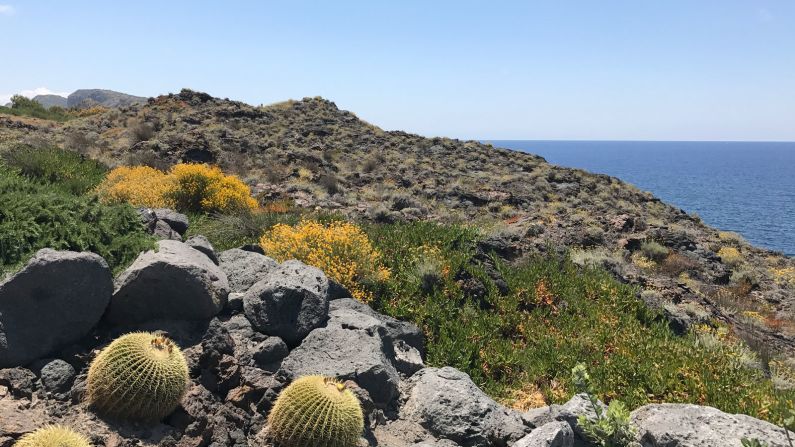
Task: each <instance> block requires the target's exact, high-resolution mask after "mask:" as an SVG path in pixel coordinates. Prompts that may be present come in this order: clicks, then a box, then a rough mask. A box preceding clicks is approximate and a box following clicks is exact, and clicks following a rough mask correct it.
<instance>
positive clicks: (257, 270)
mask: <svg viewBox="0 0 795 447" xmlns="http://www.w3.org/2000/svg"><path fill="white" fill-rule="evenodd" d="M218 262H219V265H220V266H221V270H223V271H224V273H226V276H227V278H229V290H230V292H245V291H247V290H248V289H249V288H250V287H251V286H253V285H254V284H255V283H257V282H258V281H259V280H261V279H263V278H265V276H267V275H268V273H270V272H271V271H272V270H274V269H275V268H276V267H277V266H278V265H279V264H278V263H277V262H276V261H274V260H273V259H271V258H269V257H267V256H265V255H262V254H260V253H255V252H253V251H247V250H241V249H239V248H233V249H231V250H225V251H222V252H221V254H220V255H219V256H218Z"/></svg>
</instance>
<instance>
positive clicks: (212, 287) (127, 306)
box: [106, 240, 229, 324]
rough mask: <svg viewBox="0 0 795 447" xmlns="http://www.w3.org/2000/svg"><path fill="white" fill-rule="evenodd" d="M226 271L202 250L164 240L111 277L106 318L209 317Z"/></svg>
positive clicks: (220, 299) (219, 303)
mask: <svg viewBox="0 0 795 447" xmlns="http://www.w3.org/2000/svg"><path fill="white" fill-rule="evenodd" d="M228 293H229V286H228V283H227V279H226V275H225V274H224V272H223V271H221V269H220V268H219V267H218V266H217V265H215V264H213V262H212V261H210V259H209V258H208V257H207V256H206V255H205V254H204V253H202V252H200V251H198V250H195V249H193V248H191V247H189V246H187V245H185V244H183V243H182V242H177V241H170V240H163V241H158V242H157V250H156V251H153V250H150V251H147V252H145V253H142V254H141V255H139V256H138V258H137V259H136V260H135V262H133V264H132V265H131V266H130V267H128V268H127V270H125V271H124V272H123V273H122V274H121V275H119V277H118V278H116V291H115V292H114V293H113V297H112V298H111V302H110V307H109V308H108V312H107V315H106V319H107V320H108V321H109V322H111V323H114V324H135V323H142V322H145V321H150V320H156V319H164V320H201V319H209V318H211V317H213V316H214V315H216V314H217V313H218V312H220V311H221V309H223V307H224V305H225V304H226V297H227V294H228Z"/></svg>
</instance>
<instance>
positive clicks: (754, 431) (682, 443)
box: [632, 404, 795, 447]
mask: <svg viewBox="0 0 795 447" xmlns="http://www.w3.org/2000/svg"><path fill="white" fill-rule="evenodd" d="M632 422H633V423H634V424H635V425H636V426H637V427H638V439H639V441H640V444H641V445H642V446H643V447H669V446H675V447H713V446H737V447H740V445H741V444H740V441H741V439H742V438H748V439H754V438H756V439H758V440H760V441H762V442H765V443H766V444H767V445H768V446H769V447H789V445H790V444H789V442H787V436H786V434H785V433H784V429H783V428H781V427H778V426H776V425H773V424H771V423H769V422H765V421H761V420H759V419H755V418H752V417H751V416H747V415H744V414H728V413H724V412H722V411H720V410H718V409H716V408H712V407H702V406H698V405H691V404H652V405H645V406H642V407H640V408H638V409H636V410H635V411H633V412H632ZM790 436H791V437H793V439H795V434H794V433H790Z"/></svg>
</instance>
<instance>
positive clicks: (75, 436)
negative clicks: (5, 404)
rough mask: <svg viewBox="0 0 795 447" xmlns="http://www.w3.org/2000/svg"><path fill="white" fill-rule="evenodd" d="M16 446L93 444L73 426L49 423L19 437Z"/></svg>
mask: <svg viewBox="0 0 795 447" xmlns="http://www.w3.org/2000/svg"><path fill="white" fill-rule="evenodd" d="M14 447H91V444H90V443H89V442H88V438H86V437H85V436H83V435H81V434H80V433H77V432H76V431H74V430H72V429H71V428H68V427H64V426H61V425H48V426H46V427H42V428H40V429H38V430H36V431H33V432H30V433H28V434H26V435H25V436H23V437H21V438H19V440H18V441H17V442H16V443H15V444H14Z"/></svg>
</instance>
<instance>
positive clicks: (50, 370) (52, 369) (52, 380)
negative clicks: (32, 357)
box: [40, 359, 77, 393]
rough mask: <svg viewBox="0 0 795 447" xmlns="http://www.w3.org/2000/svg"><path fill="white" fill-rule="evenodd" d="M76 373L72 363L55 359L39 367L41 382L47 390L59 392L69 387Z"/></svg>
mask: <svg viewBox="0 0 795 447" xmlns="http://www.w3.org/2000/svg"><path fill="white" fill-rule="evenodd" d="M76 374H77V373H76V372H75V369H74V367H73V366H72V365H70V364H69V363H67V362H65V361H63V360H61V359H55V360H53V361H51V362H48V363H47V364H46V365H44V367H43V368H42V369H41V374H40V376H41V383H42V385H44V388H45V389H46V390H47V391H52V392H55V393H61V392H64V391H66V390H68V389H69V387H70V386H71V385H72V381H74V378H75V375H76Z"/></svg>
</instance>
